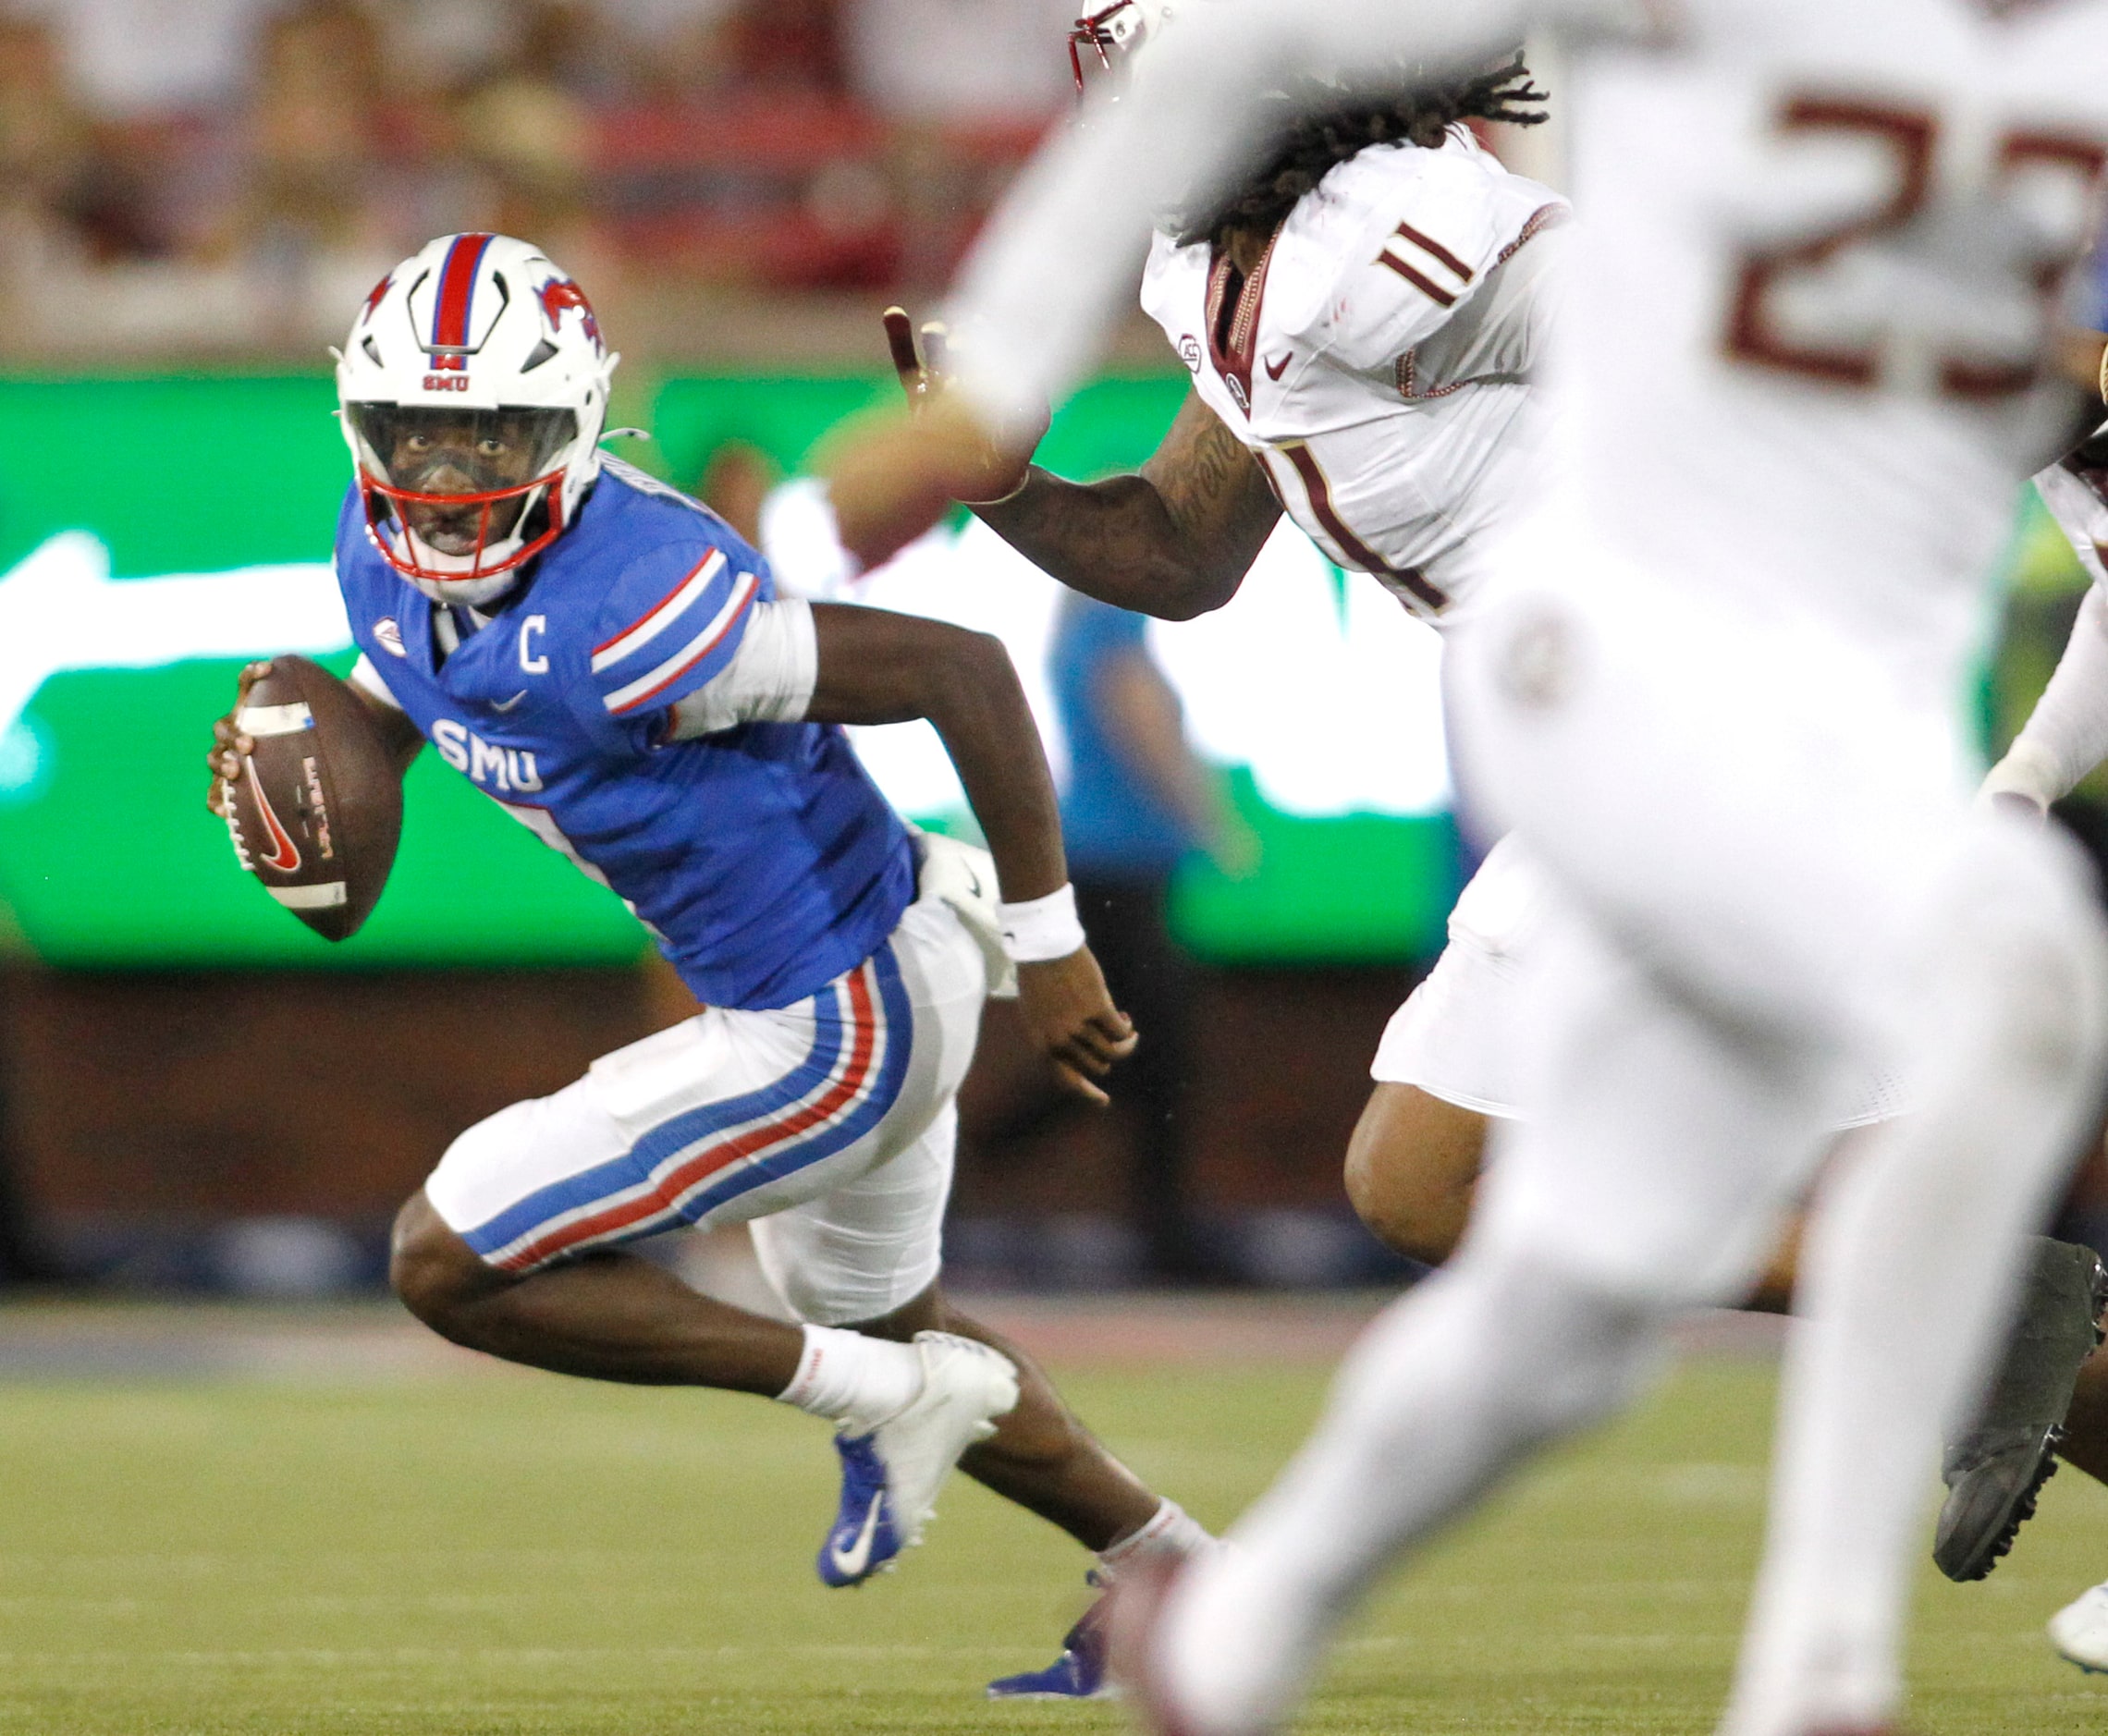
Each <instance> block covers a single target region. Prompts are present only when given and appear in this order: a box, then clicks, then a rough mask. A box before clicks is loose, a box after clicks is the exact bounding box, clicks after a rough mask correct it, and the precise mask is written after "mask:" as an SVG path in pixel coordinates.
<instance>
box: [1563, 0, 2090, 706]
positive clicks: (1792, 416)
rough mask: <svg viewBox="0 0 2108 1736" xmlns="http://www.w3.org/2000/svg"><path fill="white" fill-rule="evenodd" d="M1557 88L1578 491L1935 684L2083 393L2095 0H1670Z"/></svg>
mask: <svg viewBox="0 0 2108 1736" xmlns="http://www.w3.org/2000/svg"><path fill="white" fill-rule="evenodd" d="M1656 10H1657V13H1658V17H1659V23H1658V26H1657V29H1656V30H1655V31H1654V32H1653V33H1652V34H1651V35H1650V36H1648V37H1647V38H1646V39H1644V40H1638V41H1634V40H1629V39H1628V40H1619V39H1614V38H1612V39H1608V40H1606V39H1600V38H1599V39H1598V40H1597V41H1596V42H1595V43H1593V44H1592V45H1590V46H1588V47H1587V50H1586V52H1583V53H1580V54H1577V55H1576V56H1575V67H1574V71H1573V75H1572V76H1571V77H1570V78H1569V79H1567V81H1566V96H1567V99H1568V104H1569V107H1568V116H1569V119H1570V123H1571V136H1572V138H1573V140H1574V147H1575V148H1574V183H1575V202H1576V206H1577V209H1579V210H1580V211H1581V212H1582V214H1583V215H1584V218H1585V222H1584V223H1583V224H1582V225H1581V226H1579V229H1578V231H1577V245H1576V248H1575V260H1574V268H1573V270H1572V271H1571V273H1570V280H1569V287H1568V289H1567V293H1566V296H1565V299H1564V305H1563V312H1562V329H1561V333H1560V342H1559V344H1558V346H1557V347H1556V354H1555V358H1554V365H1553V368H1552V370H1551V372H1552V373H1553V375H1554V382H1553V383H1554V385H1555V387H1556V388H1557V389H1556V391H1555V393H1554V397H1555V400H1556V401H1555V414H1556V415H1557V417H1558V424H1557V425H1558V428H1559V430H1560V435H1559V445H1560V446H1561V447H1562V448H1563V453H1564V456H1565V457H1566V458H1568V459H1569V461H1570V468H1569V470H1568V472H1567V473H1568V475H1569V477H1570V478H1571V479H1572V480H1573V481H1574V482H1575V483H1576V484H1577V487H1576V489H1575V494H1574V495H1573V496H1571V497H1570V502H1569V504H1570V505H1571V506H1572V507H1574V508H1575V510H1576V511H1577V512H1578V513H1579V514H1580V515H1582V516H1583V517H1585V518H1586V519H1587V520H1590V521H1592V522H1593V524H1594V525H1595V526H1596V527H1597V528H1598V529H1599V532H1602V533H1603V534H1604V535H1605V537H1606V539H1607V540H1608V542H1609V544H1611V546H1612V547H1614V548H1616V549H1619V550H1621V551H1622V552H1624V554H1626V555H1629V556H1637V557H1638V558H1640V559H1641V560H1642V561H1644V562H1645V564H1646V565H1647V566H1648V567H1650V568H1653V569H1654V570H1656V571H1659V572H1663V573H1672V574H1674V575H1676V576H1677V577H1678V578H1679V580H1680V581H1684V582H1688V583H1690V584H1693V585H1696V586H1698V587H1701V588H1706V589H1712V588H1716V587H1718V588H1722V589H1726V590H1732V591H1733V592H1734V593H1736V594H1737V595H1738V597H1739V599H1740V600H1741V601H1742V602H1743V603H1744V604H1745V605H1752V606H1756V607H1758V608H1759V609H1765V610H1772V611H1790V612H1793V613H1795V614H1797V615H1801V616H1812V617H1820V618H1822V619H1824V620H1826V621H1827V622H1828V623H1829V624H1830V625H1831V626H1832V627H1833V628H1836V629H1839V630H1843V631H1844V632H1845V634H1846V635H1847V636H1849V637H1850V638H1851V639H1853V640H1855V641H1857V642H1860V643H1863V644H1880V645H1883V646H1885V647H1887V648H1888V649H1889V651H1890V652H1891V654H1893V656H1894V658H1895V659H1896V660H1897V662H1898V664H1899V665H1900V666H1910V667H1914V668H1915V670H1916V671H1917V672H1918V673H1919V674H1920V675H1922V677H1923V678H1925V679H1929V680H1930V679H1944V677H1943V675H1941V674H1940V673H1939V672H1941V671H1947V672H1951V671H1952V670H1953V669H1954V668H1955V667H1956V666H1957V665H1958V664H1959V662H1960V660H1961V659H1962V658H1963V657H1964V656H1965V655H1966V654H1967V649H1968V647H1969V646H1970V644H1971V643H1972V642H1973V641H1974V640H1975V638H1976V636H1977V634H1978V632H1979V630H1980V626H1981V619H1982V611H1981V605H1982V598H1983V593H1984V585H1985V582H1986V581H1987V579H1988V578H1989V576H1990V575H1991V573H1992V568H1993V567H1994V564H1995V560H1996V556H1997V553H1998V550H1999V547H2000V545H2001V544H2002V542H2003V540H2004V537H2005V536H2006V534H2007V533H2008V530H2009V527H2010V524H2011V514H2012V501H2013V490H2014V485H2015V483H2016V481H2017V479H2018V478H2020V477H2021V476H2023V475H2026V474H2027V473H2028V472H2029V471H2032V470H2034V469H2035V467H2036V466H2037V465H2039V464H2040V463H2041V459H2042V458H2043V457H2044V456H2046V455H2047V452H2048V451H2049V450H2051V449H2053V445H2054V435H2055V434H2056V432H2057V428H2056V424H2057V422H2058V421H2059V420H2060V419H2061V418H2062V417H2063V416H2065V414H2067V413H2068V410H2067V408H2066V407H2067V404H2068V399H2067V398H2066V397H2065V395H2064V394H2063V393H2062V392H2061V391H2059V390H2054V389H2050V388H2049V387H2048V383H2047V381H2046V379H2045V377H2044V369H2043V357H2044V355H2045V343H2044V339H2045V337H2046V335H2047V334H2048V332H2049V330H2050V329H2051V325H2052V318H2053V312H2054V307H2055V301H2056V290H2057V287H2058V285H2059V282H2060V280H2061V279H2062V277H2063V276H2064V275H2065V273H2066V272H2067V271H2068V269H2069V268H2070V267H2071V266H2072V265H2073V264H2074V263H2076V262H2077V259H2078V257H2079V255H2080V252H2081V251H2082V248H2083V246H2084V244H2085V242H2086V240H2087V238H2088V236H2089V232H2090V226H2091V225H2092V222H2093V218H2094V210H2095V206H2094V189H2095V186H2096V184H2097V182H2098V180H2099V177H2100V174H2101V170H2102V165H2103V164H2104V162H2108V83H2104V82H2103V81H2102V79H2101V78H2100V77H2099V76H2097V69H2098V68H2099V67H2101V66H2102V65H2108V6H2104V5H2102V4H2099V0H2063V3H2061V4H2059V3H2057V0H2048V3H2046V4H2031V3H2023V0H1852V4H1850V5H1838V4H1836V3H1835V0H1675V3H1673V4H1664V5H1661V6H1659V7H1657V8H1656Z"/></svg>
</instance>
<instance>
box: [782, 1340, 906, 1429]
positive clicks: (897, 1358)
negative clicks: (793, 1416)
mask: <svg viewBox="0 0 2108 1736" xmlns="http://www.w3.org/2000/svg"><path fill="white" fill-rule="evenodd" d="M922 1384H923V1372H922V1358H921V1357H920V1356H919V1355H917V1354H916V1353H915V1347H914V1346H913V1345H912V1344H896V1343H894V1342H893V1341H892V1340H891V1339H873V1338H866V1337H865V1336H864V1334H863V1333H861V1332H844V1331H843V1330H841V1329H840V1327H839V1326H807V1327H806V1328H805V1351H804V1354H803V1355H802V1356H800V1357H799V1359H798V1372H797V1373H796V1374H795V1375H791V1376H790V1385H789V1386H788V1387H786V1388H783V1390H782V1391H781V1392H779V1393H778V1394H777V1395H776V1399H777V1402H778V1404H794V1405H796V1406H797V1407H798V1409H799V1410H801V1411H804V1412H809V1413H811V1414H812V1415H814V1416H824V1417H826V1418H827V1420H828V1421H829V1422H834V1423H848V1424H852V1426H853V1429H854V1431H855V1432H857V1433H863V1432H865V1431H867V1430H870V1429H874V1428H876V1427H877V1426H878V1424H881V1423H883V1422H885V1421H886V1420H887V1419H888V1418H889V1417H893V1416H898V1415H899V1414H900V1413H901V1412H902V1411H904V1410H906V1409H907V1408H908V1406H909V1405H911V1404H913V1402H914V1400H915V1396H916V1395H917V1394H918V1393H920V1392H921V1391H922Z"/></svg>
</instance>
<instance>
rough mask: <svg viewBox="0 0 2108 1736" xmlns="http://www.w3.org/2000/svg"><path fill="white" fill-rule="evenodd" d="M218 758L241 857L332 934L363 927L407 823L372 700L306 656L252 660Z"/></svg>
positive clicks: (218, 805) (220, 802) (221, 793)
mask: <svg viewBox="0 0 2108 1736" xmlns="http://www.w3.org/2000/svg"><path fill="white" fill-rule="evenodd" d="M209 761H210V764H211V766H212V771H213V789H212V793H211V795H210V796H209V797H208V798H207V799H206V805H207V806H208V807H209V808H211V809H212V811H213V812H214V813H216V814H218V815H219V816H220V818H222V819H223V820H225V821H226V822H227V835H228V836H229V837H231V838H232V839H233V840H234V853H235V856H236V858H237V859H238V860H239V862H240V863H241V865H242V866H243V867H244V868H246V869H248V870H249V872H250V873H251V874H254V875H255V876H256V878H257V879H258V880H259V881H260V882H262V883H263V889H264V891H266V892H268V893H269V894H270V895H271V896H272V897H273V898H275V899H277V900H278V902H279V903H280V904H282V905H284V906H285V907H286V908H287V909H288V911H292V913H293V914H294V915H295V916H297V917H299V918H300V921H301V922H303V923H306V924H307V925H308V926H309V927H310V928H312V929H313V930H314V932H315V933H316V934H318V935H321V936H322V937H323V938H324V939H325V940H345V939H348V938H349V937H350V936H351V935H354V934H356V933H358V931H359V926H360V924H361V923H363V922H364V921H365V920H366V918H367V916H368V915H369V914H370V913H371V912H372V911H373V908H374V902H375V900H377V899H379V898H380V896H381V887H382V886H385V885H386V883H387V877H388V870H389V869H390V868H391V867H392V866H393V865H394V863H395V853H396V843H397V840H398V838H399V837H400V836H401V834H402V776H401V771H400V768H399V767H398V764H397V763H396V761H395V758H394V756H393V754H392V753H391V752H389V749H388V745H387V742H386V740H385V738H384V737H383V735H382V733H381V730H380V728H379V727H378V725H377V724H376V723H375V721H374V715H373V713H372V712H371V711H370V710H369V709H368V707H367V705H366V704H365V703H364V702H363V701H362V700H361V699H360V697H359V696H358V694H357V693H355V692H354V691H352V690H351V689H350V688H349V686H347V685H346V684H345V683H344V682H342V681H340V680H338V679H337V677H335V676H334V675H332V674H330V673H329V671H328V670H327V669H325V668H324V667H323V666H321V665H320V664H318V663H313V662H311V661H310V660H309V659H307V658H306V657H275V658H273V659H272V660H271V661H270V662H268V663H252V664H251V665H250V666H248V667H247V668H246V669H244V670H243V671H242V672H241V686H240V689H239V691H238V693H237V694H236V697H235V703H234V709H233V710H232V711H230V712H229V713H227V715H226V716H225V717H222V718H221V719H220V720H219V721H218V722H217V723H216V724H214V726H213V751H212V753H211V755H210V756H209Z"/></svg>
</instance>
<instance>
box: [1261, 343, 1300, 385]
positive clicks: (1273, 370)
mask: <svg viewBox="0 0 2108 1736" xmlns="http://www.w3.org/2000/svg"><path fill="white" fill-rule="evenodd" d="M1294 360H1295V351H1294V350H1293V349H1291V350H1286V351H1284V352H1283V353H1282V355H1281V360H1280V361H1269V362H1268V363H1267V378H1268V379H1269V380H1278V379H1280V378H1281V375H1282V374H1284V373H1287V372H1288V364H1289V363H1290V362H1292V361H1294Z"/></svg>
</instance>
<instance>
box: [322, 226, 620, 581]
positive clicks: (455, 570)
mask: <svg viewBox="0 0 2108 1736" xmlns="http://www.w3.org/2000/svg"><path fill="white" fill-rule="evenodd" d="M617 360H618V358H616V357H615V356H613V355H610V354H609V353H608V350H607V345H606V344H605V343H603V342H602V341H601V336H600V322H599V321H598V320H597V319H595V318H594V312H593V307H592V304H591V303H590V302H588V301H587V300H586V299H585V295H584V292H583V291H582V290H581V289H580V288H579V287H578V285H577V284H575V283H573V282H572V281H571V279H570V277H568V276H566V275H564V274H563V273H562V272H561V271H559V270H558V269H557V267H556V266H555V265H553V264H551V263H549V261H548V260H547V258H545V256H544V255H543V254H542V252H541V251H539V250H538V249H536V248H533V247H530V246H529V245H528V244H527V243H526V242H524V241H516V240H513V239H512V238H510V237H509V236H503V235H484V234H472V235H443V236H441V237H440V238H438V239H437V240H435V241H433V242H431V243H430V244H428V245H427V246H426V247H425V248H424V249H423V251H421V252H419V253H417V254H416V255H415V256H413V257H412V258H410V259H407V260H405V261H404V262H403V263H401V264H400V265H398V266H397V267H396V268H395V270H394V271H392V272H390V273H389V274H388V275H387V276H386V277H385V278H383V279H382V281H381V283H380V284H379V286H378V287H375V289H374V292H373V294H371V295H370V296H368V297H367V298H366V304H365V306H364V307H362V309H361V310H360V311H359V317H358V318H357V319H356V320H354V321H353V322H352V324H351V336H349V339H347V340H346V342H345V346H344V350H343V353H342V354H341V355H340V356H339V357H338V358H337V402H338V404H339V405H340V406H341V409H342V415H343V423H344V438H345V440H346V441H347V443H348V444H349V446H350V448H351V461H352V464H353V466H354V468H355V469H356V471H357V475H358V483H359V492H360V496H361V498H362V501H363V502H364V505H365V511H366V533H367V535H368V536H369V537H370V538H372V540H373V544H374V547H375V548H376V549H378V550H379V551H380V553H381V555H382V556H383V557H384V558H385V559H386V561H387V562H388V564H389V565H390V566H392V567H393V568H395V569H396V570H397V571H398V572H399V573H401V574H402V575H403V576H404V577H405V578H406V579H408V580H409V581H411V583H412V584H414V585H416V586H417V588H418V589H419V590H420V591H422V592H423V593H425V595H427V596H429V597H431V598H433V599H434V600H435V601H436V602H441V603H465V604H475V603H487V602H489V601H490V600H491V599H492V598H493V597H495V596H497V595H498V594H499V593H502V592H504V591H505V590H506V589H507V588H508V587H509V585H510V584H511V583H512V582H513V578H512V575H513V574H514V572H515V570H516V569H517V568H519V567H520V566H521V564H523V563H524V562H526V561H528V560H531V559H533V556H536V555H538V554H539V553H541V551H542V550H543V549H545V548H546V547H547V546H548V545H549V544H551V543H552V542H554V541H555V540H556V539H557V538H558V536H560V535H562V534H563V532H564V531H565V529H566V528H567V527H568V526H569V525H570V522H571V520H572V519H573V518H574V517H575V516H576V514H577V511H578V507H579V503H580V502H581V501H582V499H583V498H584V495H585V491H586V490H587V489H588V488H589V487H590V486H591V485H592V483H593V480H594V477H595V476H597V475H598V474H599V472H600V444H599V443H600V433H601V429H602V427H603V425H604V424H605V423H606V421H607V389H608V380H609V376H610V375H611V374H612V373H614V369H615V363H616V361H617Z"/></svg>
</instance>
